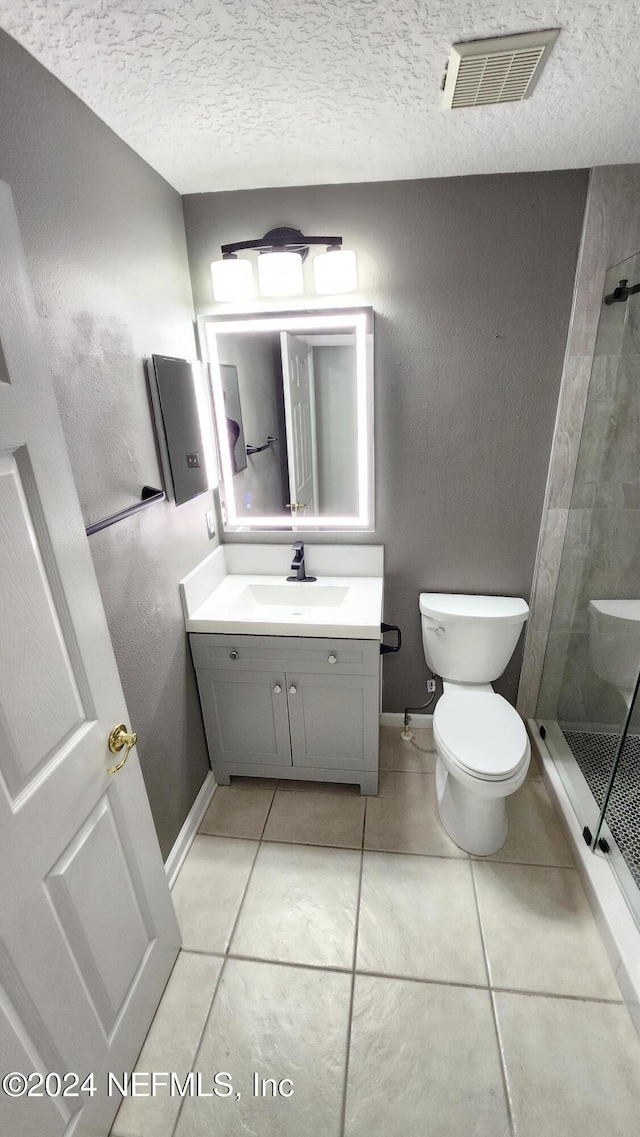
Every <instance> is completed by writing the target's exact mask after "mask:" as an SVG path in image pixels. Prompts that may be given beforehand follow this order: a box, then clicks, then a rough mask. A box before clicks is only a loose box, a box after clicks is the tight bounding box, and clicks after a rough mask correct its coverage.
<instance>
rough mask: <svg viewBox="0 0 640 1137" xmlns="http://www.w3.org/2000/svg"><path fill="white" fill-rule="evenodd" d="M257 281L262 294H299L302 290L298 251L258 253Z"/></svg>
mask: <svg viewBox="0 0 640 1137" xmlns="http://www.w3.org/2000/svg"><path fill="white" fill-rule="evenodd" d="M258 283H259V285H260V292H261V293H262V295H263V296H299V295H300V293H301V292H303V291H304V282H303V279H302V257H301V256H300V253H287V252H284V251H283V252H276V253H260V256H259V257H258Z"/></svg>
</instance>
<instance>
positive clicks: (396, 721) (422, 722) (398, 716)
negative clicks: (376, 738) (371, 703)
mask: <svg viewBox="0 0 640 1137" xmlns="http://www.w3.org/2000/svg"><path fill="white" fill-rule="evenodd" d="M409 721H410V722H411V724H412V725H413V726H433V715H414V714H410V715H409ZM403 723H404V714H403V713H402V711H383V712H382V714H381V715H380V726H402V725H403Z"/></svg>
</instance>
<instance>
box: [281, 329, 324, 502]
mask: <svg viewBox="0 0 640 1137" xmlns="http://www.w3.org/2000/svg"><path fill="white" fill-rule="evenodd" d="M280 349H281V352H282V378H283V384H284V413H285V423H286V427H287V459H288V463H289V493H290V495H291V497H290V504H291V515H292V516H293V517H295V515H296V513H299V512H301V513H303V514H304V516H305V517H313V516H315V515H316V514H317V512H318V456H317V443H316V404H315V392H314V386H313V350H312V348H311V347H310V345H309V344H308V343H305V342H304V341H303V340H301V339H298V337H297V336H292V335H290V333H289V332H280Z"/></svg>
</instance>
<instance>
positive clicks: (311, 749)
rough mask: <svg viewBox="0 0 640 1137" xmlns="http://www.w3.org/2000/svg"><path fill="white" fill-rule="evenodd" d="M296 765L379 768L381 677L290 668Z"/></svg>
mask: <svg viewBox="0 0 640 1137" xmlns="http://www.w3.org/2000/svg"><path fill="white" fill-rule="evenodd" d="M287 700H288V703H289V723H290V727H291V749H292V753H293V764H294V766H318V767H321V768H323V769H325V770H326V769H339V768H347V769H351V770H358V769H362V770H377V768H378V701H379V690H378V679H377V678H376V677H375V676H369V675H333V674H332V675H309V674H304V673H303V674H300V673H298V672H290V671H288V672H287Z"/></svg>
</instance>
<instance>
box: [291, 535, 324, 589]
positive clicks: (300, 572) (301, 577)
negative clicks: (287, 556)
mask: <svg viewBox="0 0 640 1137" xmlns="http://www.w3.org/2000/svg"><path fill="white" fill-rule="evenodd" d="M291 551H292V553H293V561H292V562H291V571H292V572H294V573H295V576H288V577H287V580H297V581H300V582H301V583H302V582H303V581H312V580H317V579H318V578H317V576H307V570H306V568H305V564H304V545H303V543H302V541H296V543H295V545H292V546H291Z"/></svg>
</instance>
